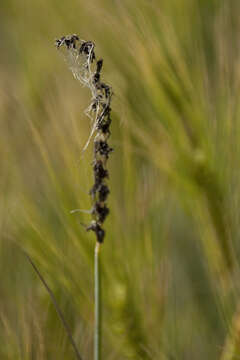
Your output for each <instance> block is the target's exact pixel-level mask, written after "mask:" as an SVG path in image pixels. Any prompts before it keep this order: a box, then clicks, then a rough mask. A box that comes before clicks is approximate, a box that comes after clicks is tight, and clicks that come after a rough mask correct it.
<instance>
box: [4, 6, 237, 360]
mask: <svg viewBox="0 0 240 360" xmlns="http://www.w3.org/2000/svg"><path fill="white" fill-rule="evenodd" d="M1 8H2V11H1V12H0V34H1V42H0V51H1V57H0V78H1V82H0V160H1V168H0V174H1V176H0V189H1V194H2V196H1V203H0V213H1V222H0V229H1V237H0V246H1V252H0V268H1V281H0V343H1V347H0V358H1V359H6V360H10V359H11V360H12V359H14V360H15V359H22V360H27V359H33V358H34V359H38V360H42V359H59V360H61V359H74V354H73V352H72V349H71V347H70V345H69V343H68V340H67V338H66V334H65V332H64V330H63V328H62V326H61V323H60V322H59V320H58V318H57V315H56V313H55V310H54V308H53V306H52V304H51V302H50V300H49V298H48V295H47V294H46V292H45V289H44V288H43V287H42V284H41V283H39V280H38V278H37V277H36V276H35V274H34V273H33V272H32V268H31V267H30V265H29V264H28V263H27V261H26V259H25V257H24V256H23V254H22V252H21V249H24V250H26V251H28V252H29V254H30V255H31V256H32V257H33V259H34V261H35V262H36V264H37V265H38V267H39V269H40V270H41V272H42V273H43V275H44V276H45V277H46V279H47V281H48V282H49V283H50V285H51V287H52V290H53V291H54V293H55V295H56V297H57V299H58V301H59V304H60V306H61V308H62V310H63V311H64V313H65V315H66V318H67V320H68V322H69V324H70V326H71V328H72V330H73V335H74V337H75V339H76V341H77V343H78V345H79V348H80V351H81V353H82V356H83V358H84V359H89V358H91V357H92V341H93V248H94V236H92V235H91V234H89V233H86V232H85V230H84V228H83V227H82V226H81V224H80V223H87V222H88V221H89V217H88V216H87V215H85V214H82V213H81V214H78V213H76V214H70V210H72V209H77V208H80V209H90V207H91V204H90V200H89V196H88V190H89V188H90V187H91V184H92V180H91V179H92V174H91V167H90V162H91V149H90V148H89V150H88V151H87V152H86V153H85V155H84V157H83V158H82V157H81V156H80V153H81V149H82V147H83V146H84V144H85V141H86V139H87V137H88V134H89V123H88V120H87V118H86V116H85V115H84V114H83V111H84V109H85V108H86V107H87V105H88V102H89V94H88V92H87V90H86V89H84V88H81V87H80V86H79V84H78V82H77V81H75V80H74V79H73V78H72V75H71V73H70V72H69V71H68V69H67V68H66V66H65V64H64V62H63V61H62V59H61V57H60V56H59V54H58V53H57V51H56V50H55V49H54V47H53V41H54V38H55V37H57V36H61V35H64V34H68V33H78V34H80V37H81V38H84V39H87V40H88V39H90V40H93V41H94V42H95V43H96V46H97V49H96V51H97V54H98V56H99V57H103V58H104V76H105V79H106V81H107V82H108V83H110V84H112V86H113V89H114V92H115V94H116V95H115V98H114V103H113V129H112V144H113V146H114V148H115V153H114V155H113V157H112V159H111V161H110V162H111V164H110V175H111V177H110V182H111V197H110V208H111V216H110V217H109V219H108V222H107V224H106V231H107V238H106V242H105V244H104V248H103V253H102V256H103V266H104V276H103V287H104V293H103V296H104V313H103V320H104V329H103V340H104V344H103V345H104V348H103V352H104V359H116V360H117V359H123V358H124V359H163V360H165V359H192V358H194V359H199V360H200V359H223V360H226V359H234V358H237V356H240V352H239V350H238V344H239V334H238V331H237V329H238V328H237V325H236V324H238V317H239V315H238V311H237V309H238V308H239V307H238V306H239V305H238V303H239V281H238V276H239V266H238V264H239V250H240V249H239V202H240V191H239V185H240V178H239V156H240V148H239V147H240V135H239V134H240V132H239V130H240V122H239V60H240V58H239V55H240V54H239V50H240V49H239V38H238V34H239V30H240V23H239V16H238V14H239V10H240V5H239V3H238V2H237V1H233V0H230V1H228V2H226V1H223V0H222V1H209V0H208V1H207V0H206V1H205V0H204V1H200V0H199V1H193V0H182V1H177V0H176V1H171V2H170V1H161V2H160V1H157V0H152V1H146V0H138V1H134V0H131V1H130V0H125V1H109V0H101V1H97V0H93V1H91V3H90V4H87V3H85V2H83V1H82V0H78V1H75V0H74V1H72V2H71V4H70V3H68V2H66V1H61V2H57V1H54V0H50V1H47V2H43V1H42V2H30V1H28V0H25V1H23V2H19V1H16V0H8V1H6V0H2V2H1ZM229 344H230V345H229ZM229 349H230V350H229Z"/></svg>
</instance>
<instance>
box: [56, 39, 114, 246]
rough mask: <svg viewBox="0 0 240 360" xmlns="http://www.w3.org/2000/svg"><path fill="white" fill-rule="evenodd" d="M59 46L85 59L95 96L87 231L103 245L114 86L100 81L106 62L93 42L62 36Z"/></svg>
mask: <svg viewBox="0 0 240 360" xmlns="http://www.w3.org/2000/svg"><path fill="white" fill-rule="evenodd" d="M56 46H57V48H58V49H59V48H60V47H62V46H63V47H65V48H66V49H67V50H68V51H71V52H72V54H74V55H76V56H77V55H78V54H79V55H81V56H84V57H85V60H86V65H85V67H84V68H85V69H87V71H88V75H89V76H88V81H89V83H88V87H89V88H90V89H91V92H92V95H93V97H92V102H91V105H90V106H89V111H90V112H92V113H95V114H96V119H95V124H94V130H95V131H96V136H95V139H94V160H93V174H94V184H93V186H92V188H91V190H90V195H91V197H92V200H93V208H92V209H93V210H92V217H93V220H92V222H91V224H90V225H89V226H88V227H87V231H90V230H91V231H93V232H94V233H95V235H96V239H97V242H99V243H102V242H103V240H104V237H105V231H104V230H103V228H102V225H103V223H104V221H105V220H106V218H107V216H108V214H109V208H108V206H107V204H106V201H107V198H108V195H109V192H110V191H109V187H108V184H107V179H108V178H109V173H108V170H107V168H106V165H107V160H108V158H109V154H110V153H111V152H112V151H113V149H112V148H111V147H110V146H109V145H108V139H109V136H110V134H111V133H110V125H111V122H112V120H111V107H110V104H111V99H112V89H111V86H109V85H108V84H106V83H104V82H102V81H101V71H102V67H103V59H99V60H97V58H96V54H95V51H94V49H95V45H94V43H93V42H92V41H84V40H80V38H79V36H78V35H76V34H73V35H68V36H63V37H61V38H60V39H58V40H56ZM94 65H95V71H94V72H93V73H92V71H91V67H92V66H94Z"/></svg>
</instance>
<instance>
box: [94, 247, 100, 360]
mask: <svg viewBox="0 0 240 360" xmlns="http://www.w3.org/2000/svg"><path fill="white" fill-rule="evenodd" d="M100 247H101V245H100V243H99V242H96V247H95V255H94V304H95V319H94V360H101V276H100V275H101V264H100V256H99V252H100Z"/></svg>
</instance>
